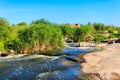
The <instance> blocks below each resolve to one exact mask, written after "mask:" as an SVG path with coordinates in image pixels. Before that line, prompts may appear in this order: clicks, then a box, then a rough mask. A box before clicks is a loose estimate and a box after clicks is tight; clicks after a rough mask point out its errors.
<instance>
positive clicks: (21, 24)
mask: <svg viewBox="0 0 120 80" xmlns="http://www.w3.org/2000/svg"><path fill="white" fill-rule="evenodd" d="M17 25H18V26H26V25H27V24H26V23H25V22H20V23H18V24H17Z"/></svg>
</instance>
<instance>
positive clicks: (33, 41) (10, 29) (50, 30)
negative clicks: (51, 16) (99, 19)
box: [0, 17, 120, 54]
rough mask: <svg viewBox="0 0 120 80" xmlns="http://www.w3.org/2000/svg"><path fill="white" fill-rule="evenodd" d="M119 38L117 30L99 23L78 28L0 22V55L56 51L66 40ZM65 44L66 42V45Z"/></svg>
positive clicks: (42, 22) (48, 24)
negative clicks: (10, 52)
mask: <svg viewBox="0 0 120 80" xmlns="http://www.w3.org/2000/svg"><path fill="white" fill-rule="evenodd" d="M116 37H120V28H119V27H116V26H112V25H104V24H101V23H93V24H91V23H88V24H86V25H82V24H81V26H80V27H71V26H70V25H69V24H55V23H51V22H49V21H47V20H45V19H39V20H36V21H33V22H31V24H26V23H25V22H20V23H18V24H12V25H11V24H9V22H8V21H7V20H6V19H4V18H2V17H1V18H0V51H2V52H6V51H10V50H14V51H15V52H16V53H25V54H26V53H39V52H45V51H52V50H59V49H61V48H62V47H64V42H65V40H66V39H67V40H68V41H69V39H70V40H72V41H73V42H80V41H100V40H104V39H109V38H116ZM67 40H66V41H67Z"/></svg>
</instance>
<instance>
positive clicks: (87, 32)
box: [74, 25, 95, 42]
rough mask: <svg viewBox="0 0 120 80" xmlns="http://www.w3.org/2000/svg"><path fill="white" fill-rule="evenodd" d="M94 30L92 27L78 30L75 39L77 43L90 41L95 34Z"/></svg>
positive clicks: (83, 27)
mask: <svg viewBox="0 0 120 80" xmlns="http://www.w3.org/2000/svg"><path fill="white" fill-rule="evenodd" d="M94 31H95V30H94V28H93V27H92V26H89V25H86V26H81V27H80V28H76V30H75V34H74V38H75V40H76V41H77V42H79V41H89V40H91V39H88V38H89V37H91V35H92V34H93V33H94Z"/></svg>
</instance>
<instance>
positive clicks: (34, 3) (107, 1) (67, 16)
mask: <svg viewBox="0 0 120 80" xmlns="http://www.w3.org/2000/svg"><path fill="white" fill-rule="evenodd" d="M0 17H4V18H6V19H7V20H8V21H9V22H10V23H11V24H13V23H14V24H16V23H18V22H22V21H24V22H27V23H30V22H32V21H33V20H36V19H40V18H45V19H47V20H49V21H51V22H54V23H82V24H86V23H87V22H92V23H93V22H99V23H104V24H113V25H117V26H120V0H0Z"/></svg>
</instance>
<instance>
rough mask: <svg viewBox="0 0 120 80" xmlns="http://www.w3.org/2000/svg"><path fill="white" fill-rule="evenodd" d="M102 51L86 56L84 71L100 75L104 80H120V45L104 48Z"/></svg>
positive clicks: (83, 65)
mask: <svg viewBox="0 0 120 80" xmlns="http://www.w3.org/2000/svg"><path fill="white" fill-rule="evenodd" d="M104 47H105V48H106V49H105V50H102V51H97V52H92V53H89V54H86V55H85V56H84V59H85V60H86V63H83V64H82V65H81V66H82V71H83V72H85V73H93V74H95V73H98V74H99V75H100V77H101V79H102V80H120V44H119V43H117V44H110V45H107V46H104Z"/></svg>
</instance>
